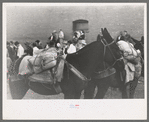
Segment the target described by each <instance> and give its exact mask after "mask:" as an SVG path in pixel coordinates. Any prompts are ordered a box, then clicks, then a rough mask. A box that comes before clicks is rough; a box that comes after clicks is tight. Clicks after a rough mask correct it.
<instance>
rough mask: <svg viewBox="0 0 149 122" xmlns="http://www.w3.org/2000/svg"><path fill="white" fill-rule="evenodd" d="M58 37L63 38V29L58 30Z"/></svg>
mask: <svg viewBox="0 0 149 122" xmlns="http://www.w3.org/2000/svg"><path fill="white" fill-rule="evenodd" d="M59 38H60V39H63V38H64V32H63V31H60V32H59Z"/></svg>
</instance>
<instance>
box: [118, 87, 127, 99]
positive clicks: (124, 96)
mask: <svg viewBox="0 0 149 122" xmlns="http://www.w3.org/2000/svg"><path fill="white" fill-rule="evenodd" d="M127 86H128V84H125V85H123V86H122V87H121V88H120V91H121V92H122V98H123V99H127V98H128V94H127Z"/></svg>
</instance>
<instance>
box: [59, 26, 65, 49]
mask: <svg viewBox="0 0 149 122" xmlns="http://www.w3.org/2000/svg"><path fill="white" fill-rule="evenodd" d="M58 36H59V42H60V44H61V47H63V40H64V32H63V31H62V29H60V31H59V35H58Z"/></svg>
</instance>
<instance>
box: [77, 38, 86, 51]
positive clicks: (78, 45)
mask: <svg viewBox="0 0 149 122" xmlns="http://www.w3.org/2000/svg"><path fill="white" fill-rule="evenodd" d="M86 45H87V43H86V41H85V40H79V41H78V43H77V51H78V50H80V49H82V48H83V47H85V46H86Z"/></svg>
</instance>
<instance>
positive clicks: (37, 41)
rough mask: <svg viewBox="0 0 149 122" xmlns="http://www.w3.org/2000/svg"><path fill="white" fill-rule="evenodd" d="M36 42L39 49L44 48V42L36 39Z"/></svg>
mask: <svg viewBox="0 0 149 122" xmlns="http://www.w3.org/2000/svg"><path fill="white" fill-rule="evenodd" d="M35 43H36V46H37V48H38V49H42V43H41V41H39V40H36V41H35Z"/></svg>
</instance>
